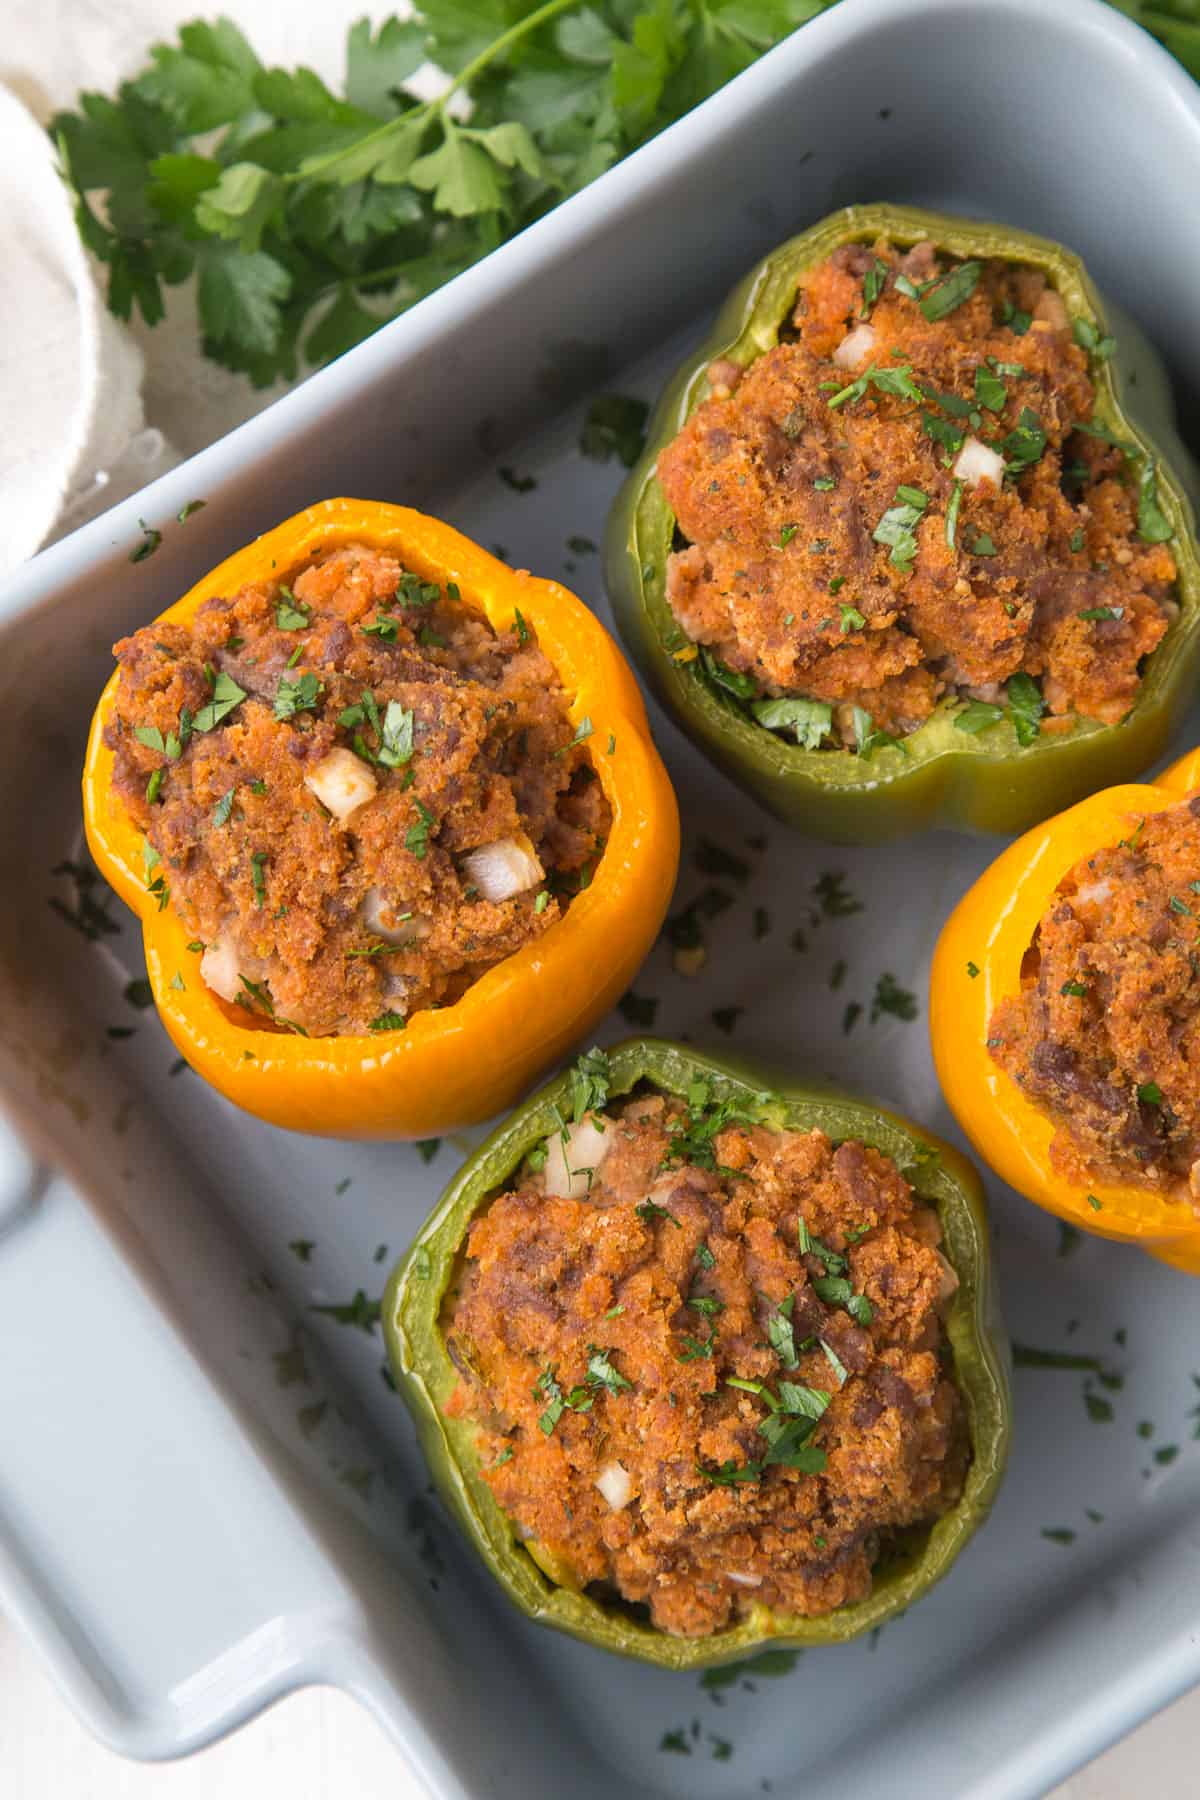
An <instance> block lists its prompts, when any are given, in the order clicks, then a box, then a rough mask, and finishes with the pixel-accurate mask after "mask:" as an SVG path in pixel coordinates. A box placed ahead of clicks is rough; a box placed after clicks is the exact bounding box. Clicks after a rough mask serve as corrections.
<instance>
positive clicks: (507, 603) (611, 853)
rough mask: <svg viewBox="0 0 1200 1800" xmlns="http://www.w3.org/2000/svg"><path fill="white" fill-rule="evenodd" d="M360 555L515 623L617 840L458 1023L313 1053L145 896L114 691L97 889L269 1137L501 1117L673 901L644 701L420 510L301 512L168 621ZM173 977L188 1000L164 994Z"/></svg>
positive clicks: (338, 504)
mask: <svg viewBox="0 0 1200 1800" xmlns="http://www.w3.org/2000/svg"><path fill="white" fill-rule="evenodd" d="M356 542H363V543H366V544H368V545H369V546H370V547H371V548H372V549H376V550H388V551H392V552H394V553H395V554H396V555H397V556H398V557H399V559H400V560H401V562H402V563H403V564H404V566H405V567H406V568H407V569H410V570H411V571H412V572H413V573H415V574H417V575H419V576H421V577H422V578H423V579H426V580H437V581H438V582H439V584H441V585H444V584H445V583H446V582H447V581H456V582H457V583H458V585H459V588H460V591H461V593H462V596H463V600H464V601H465V602H466V603H467V604H468V605H474V606H477V607H478V608H479V609H480V610H482V611H483V613H484V614H485V616H486V617H487V618H488V620H489V622H490V623H492V624H493V626H495V627H496V628H497V629H508V628H509V627H510V626H511V624H512V621H513V612H514V608H519V609H520V611H521V613H522V615H523V617H524V618H525V619H526V621H527V623H528V624H529V625H530V626H531V627H532V629H533V630H534V632H535V634H536V636H537V639H538V642H539V645H540V646H541V648H542V649H543V650H544V652H545V654H546V656H547V657H548V659H549V660H550V662H551V663H552V664H553V665H554V667H555V669H556V671H557V672H558V674H559V677H560V679H561V680H562V684H563V687H564V689H565V691H566V693H567V695H568V699H569V705H568V715H569V717H570V719H571V721H572V723H573V724H575V725H576V727H578V726H579V725H580V723H581V722H582V721H583V720H584V719H585V718H590V720H591V723H592V738H591V740H590V743H591V747H592V757H591V761H592V765H593V767H594V768H595V771H596V774H597V776H598V778H599V780H600V782H601V786H602V788H603V790H604V794H605V797H606V798H607V800H608V802H609V805H610V807H611V809H612V827H611V830H610V832H609V836H608V841H607V843H606V846H605V849H604V851H603V852H602V854H601V856H600V858H599V861H598V863H597V866H596V869H595V873H594V875H593V878H592V881H591V883H590V884H589V886H588V887H587V888H585V889H584V890H583V891H582V893H580V894H579V895H577V896H576V897H575V899H574V900H573V901H572V904H571V906H570V907H569V908H568V909H567V911H566V914H565V915H564V917H563V918H562V919H561V920H559V921H558V922H557V923H556V924H555V925H554V926H553V927H551V929H550V930H549V931H547V932H545V933H544V934H543V935H542V936H541V937H540V938H538V939H537V940H535V941H534V942H533V943H532V944H529V945H526V946H525V947H524V948H523V949H521V950H519V951H518V952H517V953H516V954H515V955H513V956H510V957H507V958H506V959H505V960H504V961H503V962H500V963H497V964H496V965H495V966H494V967H493V968H491V969H489V970H487V971H486V972H485V973H484V974H483V975H481V976H480V977H479V979H478V980H477V981H475V982H473V983H472V985H471V986H470V987H469V988H468V989H467V991H466V993H465V994H464V995H463V996H462V998H461V999H460V1000H458V1001H456V1002H455V1003H454V1005H452V1006H447V1007H444V1008H441V1009H436V1010H435V1009H423V1010H422V1011H420V1012H419V1013H417V1014H415V1015H414V1017H413V1019H412V1021H411V1023H410V1024H409V1025H408V1027H407V1028H406V1029H405V1030H403V1031H399V1032H390V1033H381V1034H380V1035H379V1036H377V1037H375V1036H372V1037H363V1036H355V1037H351V1036H330V1037H321V1038H307V1037H301V1036H296V1035H292V1034H288V1033H284V1032H282V1031H271V1030H264V1029H263V1028H262V1027H261V1025H255V1024H253V1023H250V1022H249V1021H250V1020H251V1018H252V1015H250V1014H248V1013H245V1011H244V1009H242V1008H238V1007H236V1006H231V1005H229V1004H228V1003H226V1002H223V1001H221V1000H220V999H219V998H218V997H217V996H216V995H215V994H214V993H213V992H212V991H211V990H210V989H209V988H208V987H207V986H206V985H205V984H204V983H203V982H202V981H201V979H200V975H199V971H198V967H197V963H196V958H195V955H194V954H192V953H189V951H188V949H187V944H188V942H189V933H188V931H187V928H186V927H185V925H184V923H183V921H182V920H181V919H180V918H179V917H178V916H177V914H176V913H175V911H174V909H173V908H171V907H170V906H168V907H167V908H166V909H164V910H161V911H160V910H159V909H158V905H157V901H156V900H155V898H154V896H153V895H151V894H150V893H149V892H148V890H147V888H146V884H145V879H144V866H143V860H142V844H143V841H144V840H143V837H142V834H141V832H140V831H139V830H138V829H137V827H136V826H135V825H134V823H133V821H132V820H131V819H130V818H129V816H128V814H127V813H126V811H125V809H124V807H123V805H122V804H121V803H120V800H119V798H118V796H117V795H116V794H115V793H114V791H113V786H112V774H113V764H114V760H115V759H114V755H113V752H112V751H111V750H110V749H109V748H108V746H107V745H106V744H105V742H104V727H105V725H106V723H107V720H108V717H109V714H110V710H111V707H112V704H113V699H114V694H115V689H116V684H117V680H118V678H119V676H118V673H116V672H114V674H113V675H112V676H111V677H110V679H109V681H108V683H107V684H106V686H105V688H104V691H103V693H102V695H101V697H100V701H99V704H98V706H97V708H96V711H95V714H94V716H93V720H92V726H91V731H90V734H89V738H88V747H87V756H86V761H85V766H84V773H83V812H84V822H85V827H86V831H87V838H88V844H89V847H90V849H91V852H92V855H93V857H94V859H95V861H96V864H97V866H98V867H99V869H100V871H101V873H102V874H103V875H104V876H105V877H106V879H107V880H108V881H109V882H110V883H111V885H112V886H113V887H114V888H115V889H116V890H117V892H118V893H119V894H120V896H121V898H122V899H123V900H124V901H125V903H126V905H128V906H129V907H130V908H131V910H132V911H133V912H135V913H136V914H137V915H138V917H139V919H140V920H141V923H142V932H143V940H144V948H145V954H146V968H147V974H148V976H149V979H150V985H151V989H152V992H153V995H154V1001H155V1005H156V1007H157V1008H158V1011H159V1015H160V1017H161V1018H162V1020H163V1023H164V1025H165V1026H166V1029H167V1031H168V1033H169V1035H170V1036H171V1038H172V1040H173V1042H174V1043H175V1045H176V1047H177V1048H178V1049H179V1050H180V1052H181V1053H182V1054H183V1056H184V1057H185V1058H186V1059H187V1061H188V1062H189V1063H190V1064H191V1065H192V1067H193V1068H195V1069H196V1070H197V1071H198V1072H199V1073H200V1074H201V1075H203V1076H204V1078H205V1079H206V1080H208V1081H209V1082H211V1083H212V1084H213V1086H215V1087H216V1088H218V1089H219V1090H220V1091H221V1092H222V1093H224V1094H226V1095H227V1096H228V1097H229V1098H230V1099H233V1100H235V1101H236V1102H237V1103H238V1104H239V1105H242V1106H244V1107H246V1108H247V1109H248V1110H249V1111H251V1112H254V1113H256V1114H258V1115H259V1116H260V1117H263V1118H265V1119H268V1120H269V1121H270V1122H271V1123H274V1124H281V1125H285V1126H292V1127H297V1128H299V1129H303V1130H308V1131H313V1132H317V1133H322V1134H329V1135H335V1136H352V1137H372V1136H383V1137H388V1136H414V1137H425V1136H432V1135H434V1134H435V1133H437V1132H439V1131H444V1130H449V1129H453V1128H454V1127H456V1126H458V1125H463V1124H470V1123H475V1122H477V1121H479V1120H481V1119H486V1118H488V1117H490V1116H491V1115H492V1114H494V1113H495V1112H496V1111H497V1109H498V1108H499V1107H501V1106H504V1105H506V1104H508V1103H510V1102H511V1100H512V1099H513V1098H514V1097H515V1095H516V1094H518V1093H520V1091H521V1090H522V1088H523V1087H524V1086H525V1085H526V1083H527V1082H528V1081H529V1080H530V1079H531V1078H532V1077H533V1076H534V1075H535V1074H536V1073H537V1071H538V1070H539V1069H541V1068H544V1067H545V1065H546V1063H547V1061H552V1060H553V1058H554V1056H555V1055H557V1054H559V1053H561V1051H562V1050H564V1049H565V1048H567V1046H569V1045H570V1044H571V1043H573V1042H574V1041H575V1040H576V1039H577V1038H578V1037H579V1036H580V1035H581V1033H583V1032H584V1031H586V1030H587V1029H588V1027H589V1026H590V1025H591V1024H592V1023H593V1022H594V1021H595V1020H596V1019H597V1018H598V1017H600V1016H601V1015H602V1014H603V1013H604V1012H605V1011H607V1009H608V1007H609V1006H610V1005H611V1004H612V1003H613V1001H614V1000H615V999H616V998H617V997H618V996H619V994H620V993H621V992H622V991H623V989H624V987H625V985H626V984H627V982H628V981H629V980H631V979H632V977H633V975H634V973H635V972H636V970H637V968H638V966H639V965H640V963H641V961H642V958H643V956H644V955H645V953H646V951H647V950H648V949H649V947H650V945H651V943H652V942H653V941H654V938H655V936H656V934H657V930H658V926H659V924H660V923H661V920H662V917H663V915H664V913H665V911H666V907H667V904H668V902H669V900H670V896H671V891H672V888H673V885H674V880H675V873H676V868H677V865H678V855H679V819H678V809H677V806H676V802H675V795H674V791H673V789H672V787H671V784H670V781H669V779H668V777H667V773H666V770H665V769H664V767H663V765H662V762H661V760H660V758H659V756H658V754H657V752H656V750H655V749H654V746H653V743H652V741H651V738H650V733H649V726H648V723H647V720H646V713H645V707H644V704H643V702H642V698H641V694H640V692H639V690H638V687H637V683H636V682H635V680H634V678H633V675H632V673H631V671H630V669H629V667H628V665H627V664H626V662H625V660H624V658H623V657H622V655H621V653H620V651H619V650H618V649H617V647H616V645H615V644H614V643H613V641H612V639H611V638H610V637H609V635H608V633H607V632H606V631H605V630H604V628H603V626H602V625H601V624H600V623H599V621H598V620H597V619H596V618H595V617H594V615H593V614H592V613H591V612H589V611H588V609H587V608H586V607H585V606H584V605H583V603H582V601H580V600H579V599H577V598H576V596H575V595H574V594H572V593H571V592H570V591H569V590H568V589H566V588H564V587H562V586H560V585H559V584H558V583H557V582H552V581H544V580H540V579H538V578H535V577H533V576H531V575H529V574H528V573H527V572H525V571H514V570H512V569H510V568H508V567H507V565H506V564H504V563H502V562H500V561H498V560H497V559H496V558H495V557H493V556H491V555H489V554H488V552H487V551H485V550H483V549H482V548H481V547H480V546H479V545H477V544H475V543H473V542H472V541H471V540H470V539H469V538H466V537H464V536H463V535H462V534H461V533H459V532H457V531H455V530H454V529H453V528H452V527H450V526H448V525H445V524H443V523H442V522H441V521H440V520H436V519H431V518H429V517H427V516H426V515H424V514H421V513H418V512H415V511H413V510H412V509H411V508H408V507H400V506H390V505H386V504H383V503H380V502H374V501H371V502H367V501H357V500H349V499H337V500H328V501H324V502H321V503H319V504H318V505H315V506H311V507H308V508H307V509H305V511H303V512H301V513H298V514H297V515H295V516H294V517H293V518H291V519H288V520H286V521H284V523H283V524H281V525H278V526H276V527H275V528H274V529H273V530H272V531H269V532H266V533H265V534H264V535H263V536H261V537H259V538H257V539H255V540H254V542H253V543H251V544H249V545H247V546H245V547H244V548H243V549H241V550H239V551H237V552H235V554H234V555H232V556H230V557H228V558H227V559H226V560H225V561H224V562H222V563H221V564H219V565H218V567H217V568H215V569H214V570H212V571H211V572H210V573H209V574H208V575H206V576H205V577H204V578H203V579H202V580H201V581H200V582H198V583H197V584H196V585H195V586H194V587H193V588H192V589H191V590H190V591H189V592H188V593H187V594H185V595H184V596H183V597H182V599H180V600H178V601H176V602H175V603H174V605H172V606H170V607H168V608H167V609H166V610H165V611H164V612H163V613H161V614H160V615H159V618H160V619H168V620H186V619H189V618H191V617H192V616H193V615H194V614H195V613H196V611H197V610H198V608H199V607H200V606H201V605H202V604H203V602H204V601H205V600H207V599H210V598H212V597H214V596H218V595H222V596H224V595H229V594H233V593H236V592H237V591H238V590H239V589H240V588H241V587H243V586H245V585H246V584H247V583H248V582H254V581H264V580H287V579H288V576H289V574H290V573H292V572H293V571H295V570H297V569H298V568H299V566H300V565H301V564H303V563H305V562H306V561H308V560H309V559H310V558H311V557H312V556H313V555H314V554H316V553H317V552H319V551H321V550H328V549H336V548H339V547H341V546H343V545H345V544H349V543H356ZM610 741H613V742H614V743H615V748H614V751H613V753H612V754H611V755H609V754H608V744H609V742H610ZM168 878H169V871H168ZM177 973H178V974H179V975H180V978H181V979H182V980H183V981H184V984H185V985H184V988H183V989H182V990H181V989H180V988H178V986H172V985H171V984H172V981H173V980H174V978H175V976H176V974H177ZM489 1045H490V1046H491V1048H490V1052H489V1048H488V1046H489ZM247 1053H248V1054H247Z"/></svg>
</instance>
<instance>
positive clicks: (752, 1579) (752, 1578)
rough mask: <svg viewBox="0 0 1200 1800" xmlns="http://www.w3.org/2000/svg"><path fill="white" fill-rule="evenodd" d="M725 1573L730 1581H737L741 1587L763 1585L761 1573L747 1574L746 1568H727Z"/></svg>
mask: <svg viewBox="0 0 1200 1800" xmlns="http://www.w3.org/2000/svg"><path fill="white" fill-rule="evenodd" d="M725 1573H726V1575H728V1577H729V1579H730V1581H736V1582H737V1584H738V1586H739V1587H761V1586H762V1584H763V1578H762V1576H761V1575H747V1573H746V1571H745V1570H744V1569H726V1571H725Z"/></svg>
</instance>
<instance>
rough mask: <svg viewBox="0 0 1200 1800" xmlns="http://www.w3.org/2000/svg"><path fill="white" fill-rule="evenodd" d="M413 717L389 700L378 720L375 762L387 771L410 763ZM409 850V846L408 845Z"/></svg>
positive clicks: (395, 701)
mask: <svg viewBox="0 0 1200 1800" xmlns="http://www.w3.org/2000/svg"><path fill="white" fill-rule="evenodd" d="M413 723H414V715H413V712H412V710H411V709H410V708H406V707H403V706H401V704H400V702H399V701H398V700H389V701H388V703H387V707H386V709H385V711H384V714H383V718H382V719H381V720H380V730H379V749H378V751H377V752H376V761H378V762H381V763H382V764H383V766H384V767H385V768H387V769H399V768H402V767H403V765H404V764H405V763H407V762H411V761H412V755H413ZM409 848H410V849H411V848H412V846H411V844H410V845H409Z"/></svg>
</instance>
